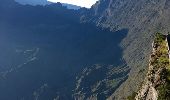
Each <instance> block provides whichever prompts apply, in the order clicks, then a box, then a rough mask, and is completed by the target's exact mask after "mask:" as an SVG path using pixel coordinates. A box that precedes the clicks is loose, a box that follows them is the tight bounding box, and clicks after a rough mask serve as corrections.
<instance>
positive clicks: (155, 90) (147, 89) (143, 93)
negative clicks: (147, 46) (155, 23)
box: [135, 35, 170, 100]
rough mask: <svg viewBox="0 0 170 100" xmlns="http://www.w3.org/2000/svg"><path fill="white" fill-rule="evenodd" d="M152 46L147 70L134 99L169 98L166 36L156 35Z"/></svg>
mask: <svg viewBox="0 0 170 100" xmlns="http://www.w3.org/2000/svg"><path fill="white" fill-rule="evenodd" d="M158 38H160V40H158ZM161 38H162V39H161ZM152 48H153V50H152V54H151V56H150V60H149V70H148V73H147V75H146V78H145V80H144V82H143V85H142V87H141V88H140V90H139V92H138V94H137V96H136V97H135V100H158V99H159V100H169V98H170V97H169V92H168V90H170V88H169V87H167V86H169V79H168V77H169V75H168V73H169V64H170V62H169V61H170V59H169V47H168V42H167V39H166V36H164V35H159V36H157V38H156V39H155V41H154V42H153V44H152Z"/></svg>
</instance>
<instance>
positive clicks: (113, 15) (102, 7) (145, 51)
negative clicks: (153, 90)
mask: <svg viewBox="0 0 170 100" xmlns="http://www.w3.org/2000/svg"><path fill="white" fill-rule="evenodd" d="M169 5H170V1H169V0H100V1H99V2H97V3H96V4H95V5H94V6H93V7H92V8H91V10H90V11H87V12H88V13H86V15H85V16H82V17H81V20H82V22H93V23H95V24H96V25H97V26H99V27H103V28H109V29H110V30H113V31H114V30H119V29H121V28H127V29H129V32H128V35H127V37H126V38H125V39H124V40H123V41H122V42H121V43H120V46H121V47H122V48H123V52H124V54H123V58H124V59H125V61H126V63H127V65H128V66H130V67H131V72H130V73H129V78H128V80H127V81H126V82H124V83H123V84H122V85H121V86H120V87H119V88H118V89H117V90H116V92H114V93H113V95H112V96H111V97H110V99H113V98H115V99H117V100H122V99H126V97H127V96H128V95H130V94H131V93H132V92H133V91H134V92H135V91H137V90H138V86H140V84H141V82H142V81H143V78H144V77H145V75H146V71H147V69H148V67H147V66H148V64H149V59H148V58H149V56H148V55H149V54H150V53H151V51H152V48H151V44H152V42H153V35H154V33H156V32H162V33H168V32H169V31H170V28H169V27H170V24H169V22H170V18H169V17H168V16H170V13H169V12H170V6H169ZM143 70H144V71H143Z"/></svg>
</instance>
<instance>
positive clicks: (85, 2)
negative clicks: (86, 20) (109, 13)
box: [48, 0, 98, 8]
mask: <svg viewBox="0 0 170 100" xmlns="http://www.w3.org/2000/svg"><path fill="white" fill-rule="evenodd" d="M48 1H51V2H60V3H68V4H73V5H77V6H81V7H86V8H90V7H91V6H92V5H93V4H95V3H96V1H98V0H48Z"/></svg>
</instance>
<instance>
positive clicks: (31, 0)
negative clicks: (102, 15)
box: [15, 0, 81, 10]
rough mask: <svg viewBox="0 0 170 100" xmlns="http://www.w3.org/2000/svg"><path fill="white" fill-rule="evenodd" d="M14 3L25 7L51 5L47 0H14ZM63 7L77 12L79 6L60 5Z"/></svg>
mask: <svg viewBox="0 0 170 100" xmlns="http://www.w3.org/2000/svg"><path fill="white" fill-rule="evenodd" d="M15 1H16V2H18V3H20V4H23V5H26V4H29V5H48V4H51V3H53V2H49V1H47V0H15ZM62 5H63V6H66V7H67V8H68V9H75V10H78V9H80V8H81V7H80V6H76V5H72V4H66V3H62Z"/></svg>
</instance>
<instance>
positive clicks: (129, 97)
mask: <svg viewBox="0 0 170 100" xmlns="http://www.w3.org/2000/svg"><path fill="white" fill-rule="evenodd" d="M136 94H137V93H136V92H133V93H132V95H130V96H128V97H127V100H135V96H136Z"/></svg>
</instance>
